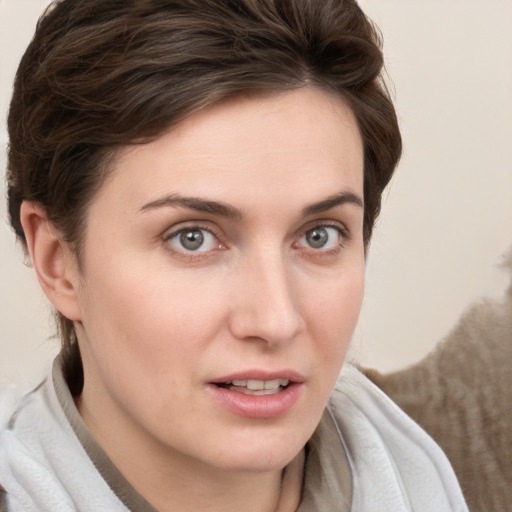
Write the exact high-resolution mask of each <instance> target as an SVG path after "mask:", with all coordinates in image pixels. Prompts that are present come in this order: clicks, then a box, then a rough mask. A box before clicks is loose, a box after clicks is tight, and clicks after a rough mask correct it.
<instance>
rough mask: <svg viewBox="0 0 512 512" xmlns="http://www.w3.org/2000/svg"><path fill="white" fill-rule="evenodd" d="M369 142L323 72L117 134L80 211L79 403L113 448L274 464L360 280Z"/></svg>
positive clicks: (317, 411)
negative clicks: (154, 129) (148, 129)
mask: <svg viewBox="0 0 512 512" xmlns="http://www.w3.org/2000/svg"><path fill="white" fill-rule="evenodd" d="M362 197H363V149H362V142H361V139H360V135H359V133H358V129H357V127H356V122H355V119H354V116H353V114H352V112H351V111H350V109H349V108H348V107H347V106H346V104H345V103H344V102H343V101H342V100H341V99H340V98H338V97H335V96H333V95H331V94H329V93H326V92H323V91H320V90H318V89H315V88H304V89H300V90H297V91H293V92H285V93H281V94H276V95H272V96H257V97H254V96H253V97H250V98H241V99H235V100H231V101H228V102H225V103H222V104H218V105H215V106H213V107H210V108H208V109H206V110H204V111H202V112H199V113H197V114H194V115H192V116H191V117H189V118H188V119H186V120H185V121H183V122H182V123H180V124H179V125H178V126H177V127H175V128H174V129H173V130H172V131H170V132H169V133H167V134H166V135H164V136H162V137H161V138H159V139H158V140H156V141H154V142H152V143H150V144H146V145H141V146H134V147H129V148H124V149H122V150H120V152H119V154H118V157H117V159H116V161H115V163H114V169H113V172H112V174H111V176H110V178H109V179H108V180H107V182H106V183H105V184H104V185H103V187H102V188H101V190H100V191H99V193H98V194H97V196H96V198H95V200H94V201H93V202H92V204H91V206H90V210H89V216H88V222H87V232H86V236H85V242H84V254H83V266H82V268H81V270H80V274H79V277H80V281H79V283H80V284H79V289H78V296H77V302H78V308H79V311H80V323H79V324H78V327H77V329H78V337H79V343H80V348H81V352H82V357H83V361H84V371H85V387H84V391H83V394H82V396H81V399H80V402H79V407H80V411H81V413H82V415H83V416H84V419H85V420H86V422H87V423H88V424H89V426H90V428H91V430H92V431H93V433H94V434H95V435H96V437H97V438H98V439H99V440H100V443H101V444H103V445H104V446H105V447H106V448H107V452H115V451H116V447H118V448H120V446H119V445H124V448H125V449H126V448H127V447H128V448H129V450H130V454H131V455H130V456H134V457H136V456H137V454H138V451H140V453H141V454H144V453H146V454H150V456H151V457H152V460H155V459H158V458H159V457H160V458H162V460H163V459H164V458H165V459H166V460H169V458H170V459H171V460H172V459H173V458H174V459H176V460H179V461H180V462H181V463H182V464H191V465H193V464H197V463H201V464H204V463H206V464H208V465H209V466H214V467H215V468H217V469H225V470H231V471H232V470H249V471H267V470H272V469H276V468H282V467H284V466H285V465H286V464H287V463H288V462H289V461H290V460H291V459H292V458H293V457H294V456H295V455H296V454H297V453H298V452H299V451H300V449H301V448H302V447H303V446H304V444H305V443H306V442H307V440H308V438H309V437H310V436H311V434H312V433H313V431H314V429H315V427H316V425H317V424H318V422H319V419H320V416H321V414H322V410H323V409H324V407H325V405H326V402H327V400H328V397H329V394H330V392H331V390H332V388H333V386H334V384H335V381H336V378H337V376H338V372H339V370H340V367H341V365H342V363H343V360H344V358H345V355H346V352H347V348H348V345H349V341H350V338H351V336H352V333H353V330H354V327H355V324H356V320H357V317H358V314H359V310H360V306H361V300H362V295H363V280H364V248H363V238H362V227H363V208H362Z"/></svg>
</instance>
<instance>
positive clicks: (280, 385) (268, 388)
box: [216, 379, 290, 396]
mask: <svg viewBox="0 0 512 512" xmlns="http://www.w3.org/2000/svg"><path fill="white" fill-rule="evenodd" d="M216 385H217V386H219V387H221V388H223V389H228V390H229V391H236V392H237V393H242V394H244V395H253V396H263V395H275V394H276V393H279V392H280V391H283V390H284V389H286V388H287V387H288V386H289V385H290V381H289V380H288V379H274V380H252V379H251V380H232V381H229V382H219V383H217V384H216Z"/></svg>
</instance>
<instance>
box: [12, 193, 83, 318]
mask: <svg viewBox="0 0 512 512" xmlns="http://www.w3.org/2000/svg"><path fill="white" fill-rule="evenodd" d="M20 216H21V224H22V226H23V230H24V232H25V237H26V239H27V247H28V251H29V253H30V257H31V259H32V263H33V265H34V269H35V271H36V274H37V279H38V280H39V284H40V285H41V288H42V289H43V291H44V293H45V294H46V296H47V297H48V299H49V300H50V302H51V303H52V304H53V305H54V306H55V307H56V308H57V310H58V311H60V312H61V313H62V314H63V315H64V316H65V317H67V318H69V319H70V320H73V321H77V322H78V321H81V313H80V307H79V301H78V291H79V290H78V286H79V283H80V279H79V273H78V265H77V263H76V257H75V255H74V254H73V253H72V251H71V250H70V248H69V246H68V244H67V243H66V242H64V241H63V240H60V239H59V237H58V235H57V233H56V231H55V229H54V228H53V226H52V225H51V223H50V221H49V220H48V218H47V216H46V212H45V211H44V209H43V208H41V207H40V206H38V205H36V204H35V203H32V202H29V201H24V202H23V203H22V204H21V210H20Z"/></svg>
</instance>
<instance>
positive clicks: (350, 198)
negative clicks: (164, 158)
mask: <svg viewBox="0 0 512 512" xmlns="http://www.w3.org/2000/svg"><path fill="white" fill-rule="evenodd" d="M347 203H348V204H354V205H356V206H358V207H360V208H363V204H364V203H363V199H362V198H361V197H360V196H359V195H357V194H355V193H353V192H350V191H343V192H340V193H339V194H335V195H333V196H330V197H328V198H326V199H323V200H322V201H319V202H317V203H312V204H309V205H306V206H305V207H304V208H303V209H302V216H303V217H307V216H308V215H314V214H317V213H322V212H325V211H328V210H330V209H331V208H335V207H336V206H340V205H343V204H347ZM176 206H177V207H181V208H187V209H189V210H195V211H198V212H202V213H211V214H213V215H220V216H222V217H226V218H228V219H230V220H233V221H237V222H239V221H241V220H243V219H244V218H245V217H246V216H245V214H244V212H243V211H242V210H240V209H239V208H236V207H235V206H232V205H229V204H226V203H223V202H220V201H210V200H207V199H202V198H200V197H189V196H181V195H180V194H170V195H168V196H165V197H162V198H160V199H156V200H155V201H151V202H149V203H146V204H145V205H144V206H142V208H141V209H140V210H139V211H140V212H145V211H148V210H154V209H156V208H162V207H176Z"/></svg>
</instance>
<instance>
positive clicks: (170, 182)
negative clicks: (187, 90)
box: [99, 88, 363, 206]
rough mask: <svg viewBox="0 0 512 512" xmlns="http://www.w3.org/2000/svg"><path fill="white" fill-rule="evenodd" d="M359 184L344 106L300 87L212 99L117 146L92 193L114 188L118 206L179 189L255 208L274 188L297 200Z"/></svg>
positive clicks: (355, 134) (354, 134)
mask: <svg viewBox="0 0 512 512" xmlns="http://www.w3.org/2000/svg"><path fill="white" fill-rule="evenodd" d="M362 184H363V147H362V141H361V137H360V135H359V131H358V127H357V122H356V120H355V117H354V115H353V113H352V111H351V109H350V108H349V106H348V105H347V104H346V103H345V101H344V100H343V99H342V98H341V97H339V96H337V95H334V94H332V93H329V92H326V91H323V90H320V89H317V88H303V89H299V90H295V91H288V92H283V93H278V94H273V95H268V94H267V95H257V96H248V97H243V98H236V99H231V100H229V101H225V102H222V103H218V104H215V105H213V106H210V107H208V108H206V109H204V110H202V111H200V112H198V113H196V114H193V115H191V116H190V117H188V118H187V119H185V120H184V121H182V122H181V123H179V124H178V125H177V126H175V127H173V129H172V130H170V131H169V132H167V133H165V134H164V135H162V136H161V137H160V138H158V139H157V140H155V141H153V142H151V143H149V144H145V145H140V146H131V147H125V148H122V149H121V150H119V152H118V154H117V157H116V158H115V161H114V163H113V169H112V175H111V179H109V180H108V182H107V183H106V184H105V185H104V186H103V188H102V189H101V190H100V193H99V198H101V197H102V196H108V195H116V191H117V195H119V194H120V193H121V191H122V195H123V198H124V201H125V204H128V203H134V204H136V203H138V204H140V205H141V206H142V204H143V203H144V202H147V201H148V200H150V199H151V198H153V199H157V198H158V196H159V195H162V194H170V193H180V194H184V195H192V196H207V197H209V198H212V199H219V200H222V201H228V202H229V201H230V197H229V196H233V199H234V200H235V201H239V202H245V203H252V204H254V205H257V204H258V200H260V201H261V200H262V198H267V199H268V198H270V197H271V196H272V195H273V194H274V193H276V194H278V195H280V200H281V201H282V199H283V195H284V196H286V197H292V196H293V197H295V198H297V201H302V202H311V201H312V200H313V199H315V198H313V197H311V196H312V195H315V194H317V195H319V196H322V195H323V196H330V195H332V194H333V192H337V191H338V190H339V189H344V188H350V189H353V192H357V193H360V194H362V186H363V185H362ZM249 206H250V204H249Z"/></svg>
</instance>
